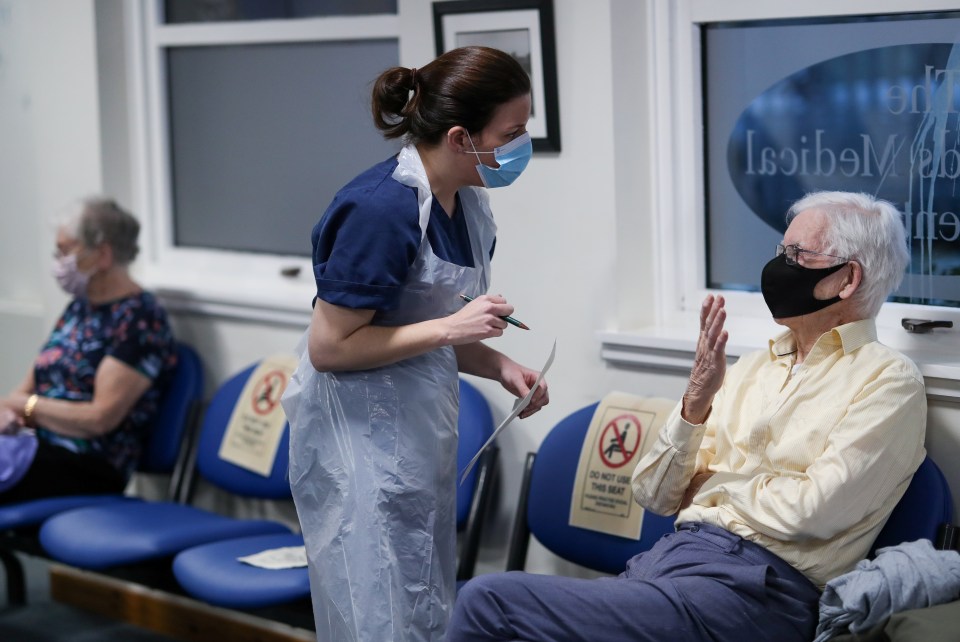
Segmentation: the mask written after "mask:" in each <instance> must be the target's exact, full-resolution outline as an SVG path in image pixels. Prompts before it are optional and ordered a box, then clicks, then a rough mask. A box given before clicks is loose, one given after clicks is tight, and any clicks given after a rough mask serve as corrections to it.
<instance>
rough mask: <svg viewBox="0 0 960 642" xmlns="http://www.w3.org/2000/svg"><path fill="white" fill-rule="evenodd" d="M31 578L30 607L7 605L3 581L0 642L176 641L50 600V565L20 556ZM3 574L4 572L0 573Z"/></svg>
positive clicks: (0, 592) (0, 585)
mask: <svg viewBox="0 0 960 642" xmlns="http://www.w3.org/2000/svg"><path fill="white" fill-rule="evenodd" d="M20 558H21V560H22V561H23V565H24V571H25V573H26V576H27V592H28V593H27V605H26V606H20V607H11V606H7V594H6V583H5V581H0V605H2V606H0V640H3V641H4V642H67V641H69V642H94V641H100V640H109V641H110V642H175V640H173V638H169V637H166V636H163V635H159V634H157V633H154V632H152V631H148V630H146V629H142V628H140V627H136V626H133V625H130V624H125V623H121V622H116V621H114V620H111V619H108V618H105V617H103V616H100V615H96V614H93V613H89V612H87V611H83V610H80V609H77V608H74V607H71V606H67V605H64V604H59V603H57V602H54V601H53V600H52V599H51V598H50V581H49V564H48V563H47V562H46V561H45V560H42V559H39V558H35V557H29V556H24V555H21V556H20ZM0 573H2V571H0Z"/></svg>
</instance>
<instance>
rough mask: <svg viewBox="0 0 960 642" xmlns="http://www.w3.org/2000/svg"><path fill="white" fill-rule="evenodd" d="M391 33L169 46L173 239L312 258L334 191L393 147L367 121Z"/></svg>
mask: <svg viewBox="0 0 960 642" xmlns="http://www.w3.org/2000/svg"><path fill="white" fill-rule="evenodd" d="M398 59H399V53H398V45H397V41H396V40H364V41H349V42H342V41H341V42H322V43H296V44H278V45H245V46H227V47H182V48H174V49H169V50H167V64H168V66H167V70H168V78H169V96H170V136H171V137H170V150H171V163H172V168H171V170H172V171H171V176H172V180H173V205H174V212H173V214H174V235H175V239H174V242H175V244H176V245H177V246H181V247H204V248H219V249H229V250H238V251H250V252H265V253H271V254H291V255H302V256H309V255H310V230H311V229H312V227H313V225H314V223H316V221H317V220H318V219H319V217H320V215H321V214H323V211H324V210H325V209H326V207H327V205H328V204H329V203H330V200H331V199H332V198H333V195H334V194H335V193H336V191H337V190H338V189H339V188H340V187H341V186H342V185H343V184H344V183H346V182H347V181H348V180H350V179H351V178H353V177H354V176H355V175H356V174H358V173H359V172H361V171H362V170H364V169H365V168H367V167H368V166H370V165H372V164H374V163H377V162H379V161H381V160H384V159H385V158H388V157H389V156H391V155H392V154H395V153H396V152H397V151H398V150H399V144H398V143H395V142H390V143H388V142H386V141H384V140H383V138H382V136H381V135H380V133H379V132H378V131H377V130H376V128H374V126H373V122H372V119H371V116H370V90H371V86H372V82H373V79H374V78H375V77H376V76H377V75H378V74H379V73H380V72H381V71H383V70H384V69H385V68H387V67H391V66H395V65H397V64H398V62H397V61H398Z"/></svg>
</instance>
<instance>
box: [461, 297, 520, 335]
mask: <svg viewBox="0 0 960 642" xmlns="http://www.w3.org/2000/svg"><path fill="white" fill-rule="evenodd" d="M511 314H513V306H512V305H510V304H509V303H507V300H506V299H505V298H503V297H502V296H500V295H499V294H484V295H481V296H478V297H477V298H475V299H474V300H473V301H471V302H470V303H468V304H466V305H465V306H463V308H461V309H460V310H459V311H457V312H456V313H454V314H451V315H450V316H448V317H447V318H446V319H445V321H446V322H447V329H446V343H447V344H448V345H454V346H456V345H462V344H464V343H473V342H474V341H482V340H483V339H491V338H494V337H499V336H501V335H502V334H503V331H504V330H505V329H506V327H507V322H506V321H504V319H503V317H508V316H510V315H511Z"/></svg>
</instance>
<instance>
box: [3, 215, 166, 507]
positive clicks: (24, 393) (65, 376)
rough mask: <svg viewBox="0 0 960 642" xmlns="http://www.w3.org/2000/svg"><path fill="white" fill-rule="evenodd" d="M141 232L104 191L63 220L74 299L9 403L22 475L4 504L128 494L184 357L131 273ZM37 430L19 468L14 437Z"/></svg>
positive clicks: (65, 277) (63, 279) (60, 274)
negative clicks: (165, 394) (160, 406)
mask: <svg viewBox="0 0 960 642" xmlns="http://www.w3.org/2000/svg"><path fill="white" fill-rule="evenodd" d="M139 231H140V224H139V223H138V222H137V220H136V219H135V218H133V216H131V215H130V214H129V213H127V212H126V211H124V210H123V209H121V208H120V207H119V206H118V205H117V204H116V203H115V202H113V201H112V200H107V199H99V198H98V199H88V200H85V201H82V202H81V203H80V204H79V206H78V207H77V212H76V213H75V214H74V215H73V216H71V217H70V218H69V219H67V221H66V222H65V223H64V224H63V225H61V226H60V227H59V228H58V230H57V250H56V253H55V258H56V263H55V265H54V269H53V273H54V276H55V278H56V279H57V282H58V283H59V284H60V286H61V287H62V288H63V290H64V291H65V292H66V293H67V294H69V295H70V296H71V297H72V300H71V301H70V303H69V304H68V305H67V308H66V310H64V312H63V314H62V315H61V316H60V319H59V320H58V321H57V323H56V325H55V326H54V328H53V331H52V332H51V333H50V336H49V337H48V339H47V341H46V342H45V343H44V345H43V347H42V348H41V350H40V354H39V356H38V357H37V358H36V360H35V361H34V364H33V367H32V369H31V370H30V372H29V373H28V374H27V376H26V378H25V379H24V380H23V383H22V384H20V386H18V387H17V388H16V389H15V390H14V391H13V392H11V393H10V394H9V395H8V396H7V397H6V398H5V399H3V400H2V401H0V406H2V412H3V422H2V423H3V425H2V426H0V432H3V433H5V434H3V435H0V468H2V467H3V465H4V464H6V467H7V472H8V474H12V476H13V477H12V478H10V479H7V480H6V482H7V483H5V484H4V485H3V486H2V487H0V488H3V490H2V492H0V504H4V503H11V502H16V501H23V500H28V499H35V498H39V497H52V496H57V495H75V494H86V493H113V492H121V491H123V489H124V487H125V486H126V484H127V481H128V479H129V477H130V475H131V473H132V472H133V470H134V468H135V467H136V464H137V461H138V459H139V457H140V452H141V449H142V446H143V443H144V440H145V438H146V436H147V431H148V430H149V429H150V427H151V425H152V422H153V419H154V417H155V415H156V413H157V409H158V403H159V399H160V394H161V392H162V390H163V388H164V386H165V385H166V382H167V380H168V378H169V376H170V373H171V372H172V370H173V367H174V366H175V364H176V351H175V345H174V340H173V335H172V333H171V330H170V326H169V325H168V323H167V317H166V313H165V312H164V310H163V309H162V308H161V307H160V305H159V304H158V303H157V300H156V299H155V298H154V296H153V295H152V294H150V293H148V292H144V291H143V289H142V288H141V287H140V286H139V285H138V284H137V283H136V282H135V281H134V280H133V279H132V278H131V277H130V273H129V271H128V266H129V264H130V263H131V262H132V261H133V260H134V258H136V256H137V252H138V250H139V248H138V246H137V236H138V234H139ZM27 428H34V429H35V432H36V444H35V445H32V444H31V447H30V449H31V450H32V449H35V454H34V455H33V457H32V460H29V461H27V462H25V463H21V464H20V465H19V470H14V471H13V472H12V473H10V469H11V468H17V467H18V464H17V463H16V462H15V461H14V460H15V459H16V458H17V457H18V456H20V455H18V454H17V452H16V451H17V450H18V447H14V446H13V441H12V440H13V439H15V438H17V437H23V436H24V435H29V431H28V430H25V429H27ZM31 439H32V438H31ZM4 440H7V441H6V444H4V443H3V441H4ZM19 451H20V454H21V455H22V452H23V451H22V449H19ZM4 458H6V461H4ZM21 458H22V457H21Z"/></svg>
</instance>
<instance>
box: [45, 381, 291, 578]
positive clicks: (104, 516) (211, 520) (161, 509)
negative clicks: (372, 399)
mask: <svg viewBox="0 0 960 642" xmlns="http://www.w3.org/2000/svg"><path fill="white" fill-rule="evenodd" d="M255 368H256V364H254V365H252V366H250V367H248V368H247V369H245V370H244V371H242V372H240V373H239V374H237V375H234V376H233V377H231V378H230V379H229V380H227V381H226V382H225V383H224V384H223V385H221V386H220V388H219V389H218V390H217V391H216V393H215V394H214V396H213V398H212V399H211V400H210V404H209V406H208V407H207V410H206V413H205V414H204V418H203V424H202V426H201V428H200V434H199V437H198V440H197V444H196V449H195V453H194V455H193V459H194V462H193V467H195V468H196V471H197V473H198V475H199V476H200V477H202V478H203V479H205V480H206V481H207V482H209V483H210V484H212V485H213V486H215V487H218V488H220V489H221V490H223V491H226V492H228V493H232V494H234V495H236V496H240V497H248V498H260V499H289V498H290V486H289V484H288V482H287V462H288V449H289V440H290V436H289V427H288V426H287V427H285V428H284V434H283V437H282V439H281V442H280V446H279V449H278V452H277V456H276V459H275V461H274V463H273V467H272V470H271V472H270V475H269V477H264V476H261V475H259V474H257V473H255V472H251V471H249V470H246V469H244V468H241V467H239V466H236V465H234V464H232V463H230V462H228V461H225V460H222V459H220V457H219V454H218V453H219V449H220V444H221V441H222V439H223V435H224V432H225V431H226V428H227V426H228V425H229V422H230V417H231V415H232V413H233V409H234V407H235V405H236V403H237V400H238V398H239V396H240V394H241V392H242V391H243V388H244V385H245V384H246V382H247V379H248V378H249V377H250V375H251V374H252V372H253V371H254V369H255ZM277 533H290V530H289V529H288V528H287V527H286V526H284V525H283V524H280V523H277V522H273V521H268V520H257V519H237V518H233V517H227V516H224V515H220V514H217V513H213V512H210V511H206V510H203V509H200V508H197V507H194V506H191V505H188V504H184V503H178V502H174V501H165V502H125V503H122V504H109V505H105V506H91V507H86V508H80V509H76V510H71V511H67V512H65V513H61V514H59V515H56V516H54V517H52V518H50V519H48V520H47V521H46V522H45V523H44V524H43V526H42V527H41V528H40V543H41V545H42V546H43V548H44V549H45V550H46V552H47V554H48V555H49V556H50V557H51V558H53V559H55V560H57V561H60V562H63V563H66V564H70V565H72V566H77V567H80V568H85V569H92V570H101V569H108V568H112V567H119V566H129V565H136V564H140V563H144V562H148V561H152V560H159V559H163V558H168V557H172V556H173V555H175V554H176V553H179V552H180V551H182V550H184V549H186V548H189V547H192V546H197V545H200V544H205V543H207V542H212V541H218V540H225V539H230V538H236V537H245V536H251V535H266V534H277Z"/></svg>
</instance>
